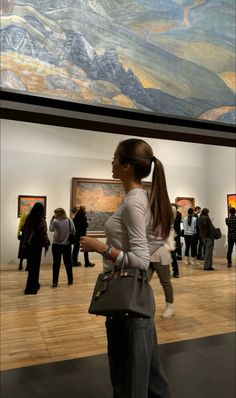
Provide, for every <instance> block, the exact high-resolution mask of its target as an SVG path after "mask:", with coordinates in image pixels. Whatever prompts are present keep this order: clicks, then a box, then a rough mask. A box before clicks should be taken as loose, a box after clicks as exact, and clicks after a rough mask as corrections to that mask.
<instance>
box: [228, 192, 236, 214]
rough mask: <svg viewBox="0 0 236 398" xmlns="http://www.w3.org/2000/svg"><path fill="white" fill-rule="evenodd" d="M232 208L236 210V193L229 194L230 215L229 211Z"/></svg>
mask: <svg viewBox="0 0 236 398" xmlns="http://www.w3.org/2000/svg"><path fill="white" fill-rule="evenodd" d="M231 207H234V208H236V193H229V194H227V209H228V215H229V209H230V208H231Z"/></svg>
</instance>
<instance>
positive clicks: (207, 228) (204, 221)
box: [197, 207, 215, 271]
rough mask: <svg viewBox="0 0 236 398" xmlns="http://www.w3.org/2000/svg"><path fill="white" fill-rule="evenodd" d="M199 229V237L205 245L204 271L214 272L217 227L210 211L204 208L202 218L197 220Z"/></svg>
mask: <svg viewBox="0 0 236 398" xmlns="http://www.w3.org/2000/svg"><path fill="white" fill-rule="evenodd" d="M197 223H198V227H199V236H200V238H202V240H203V243H204V245H205V248H206V249H205V250H206V251H205V257H204V263H203V269H204V270H205V271H214V269H215V268H214V267H213V266H212V263H213V249H214V230H215V227H214V225H213V224H212V221H211V219H210V217H209V210H208V209H207V208H206V207H204V209H202V211H201V214H200V216H199V217H198V219H197Z"/></svg>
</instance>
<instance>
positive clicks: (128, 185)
mask: <svg viewBox="0 0 236 398" xmlns="http://www.w3.org/2000/svg"><path fill="white" fill-rule="evenodd" d="M122 184H123V186H124V190H125V193H128V192H129V191H132V189H137V188H142V184H141V181H133V180H132V181H122Z"/></svg>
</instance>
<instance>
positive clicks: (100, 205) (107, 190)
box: [71, 177, 151, 237]
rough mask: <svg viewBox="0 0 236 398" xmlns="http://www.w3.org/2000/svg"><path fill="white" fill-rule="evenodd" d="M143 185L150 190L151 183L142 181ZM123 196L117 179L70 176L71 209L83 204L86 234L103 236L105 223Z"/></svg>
mask: <svg viewBox="0 0 236 398" xmlns="http://www.w3.org/2000/svg"><path fill="white" fill-rule="evenodd" d="M143 186H144V188H146V189H147V190H148V191H150V187H151V183H149V182H144V183H143ZM124 196H125V192H124V189H123V185H122V183H121V182H120V181H118V180H105V179H96V178H76V177H74V178H72V194H71V209H72V208H73V207H78V206H80V205H83V206H85V208H86V215H87V219H88V222H89V226H88V229H87V233H88V235H93V236H97V237H103V236H105V232H104V226H105V223H106V221H107V219H108V218H109V217H110V216H111V215H112V214H113V213H114V212H115V211H116V210H117V208H118V207H119V205H120V203H121V202H122V200H123V198H124Z"/></svg>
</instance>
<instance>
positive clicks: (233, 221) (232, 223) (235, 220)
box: [225, 214, 236, 240]
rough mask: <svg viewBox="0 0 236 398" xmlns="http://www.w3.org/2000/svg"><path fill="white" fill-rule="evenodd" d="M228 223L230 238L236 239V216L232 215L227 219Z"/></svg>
mask: <svg viewBox="0 0 236 398" xmlns="http://www.w3.org/2000/svg"><path fill="white" fill-rule="evenodd" d="M225 222H226V225H227V226H228V234H227V235H228V239H232V240H235V239H236V216H235V215H233V214H232V215H231V216H230V217H227V218H226V219H225Z"/></svg>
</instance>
